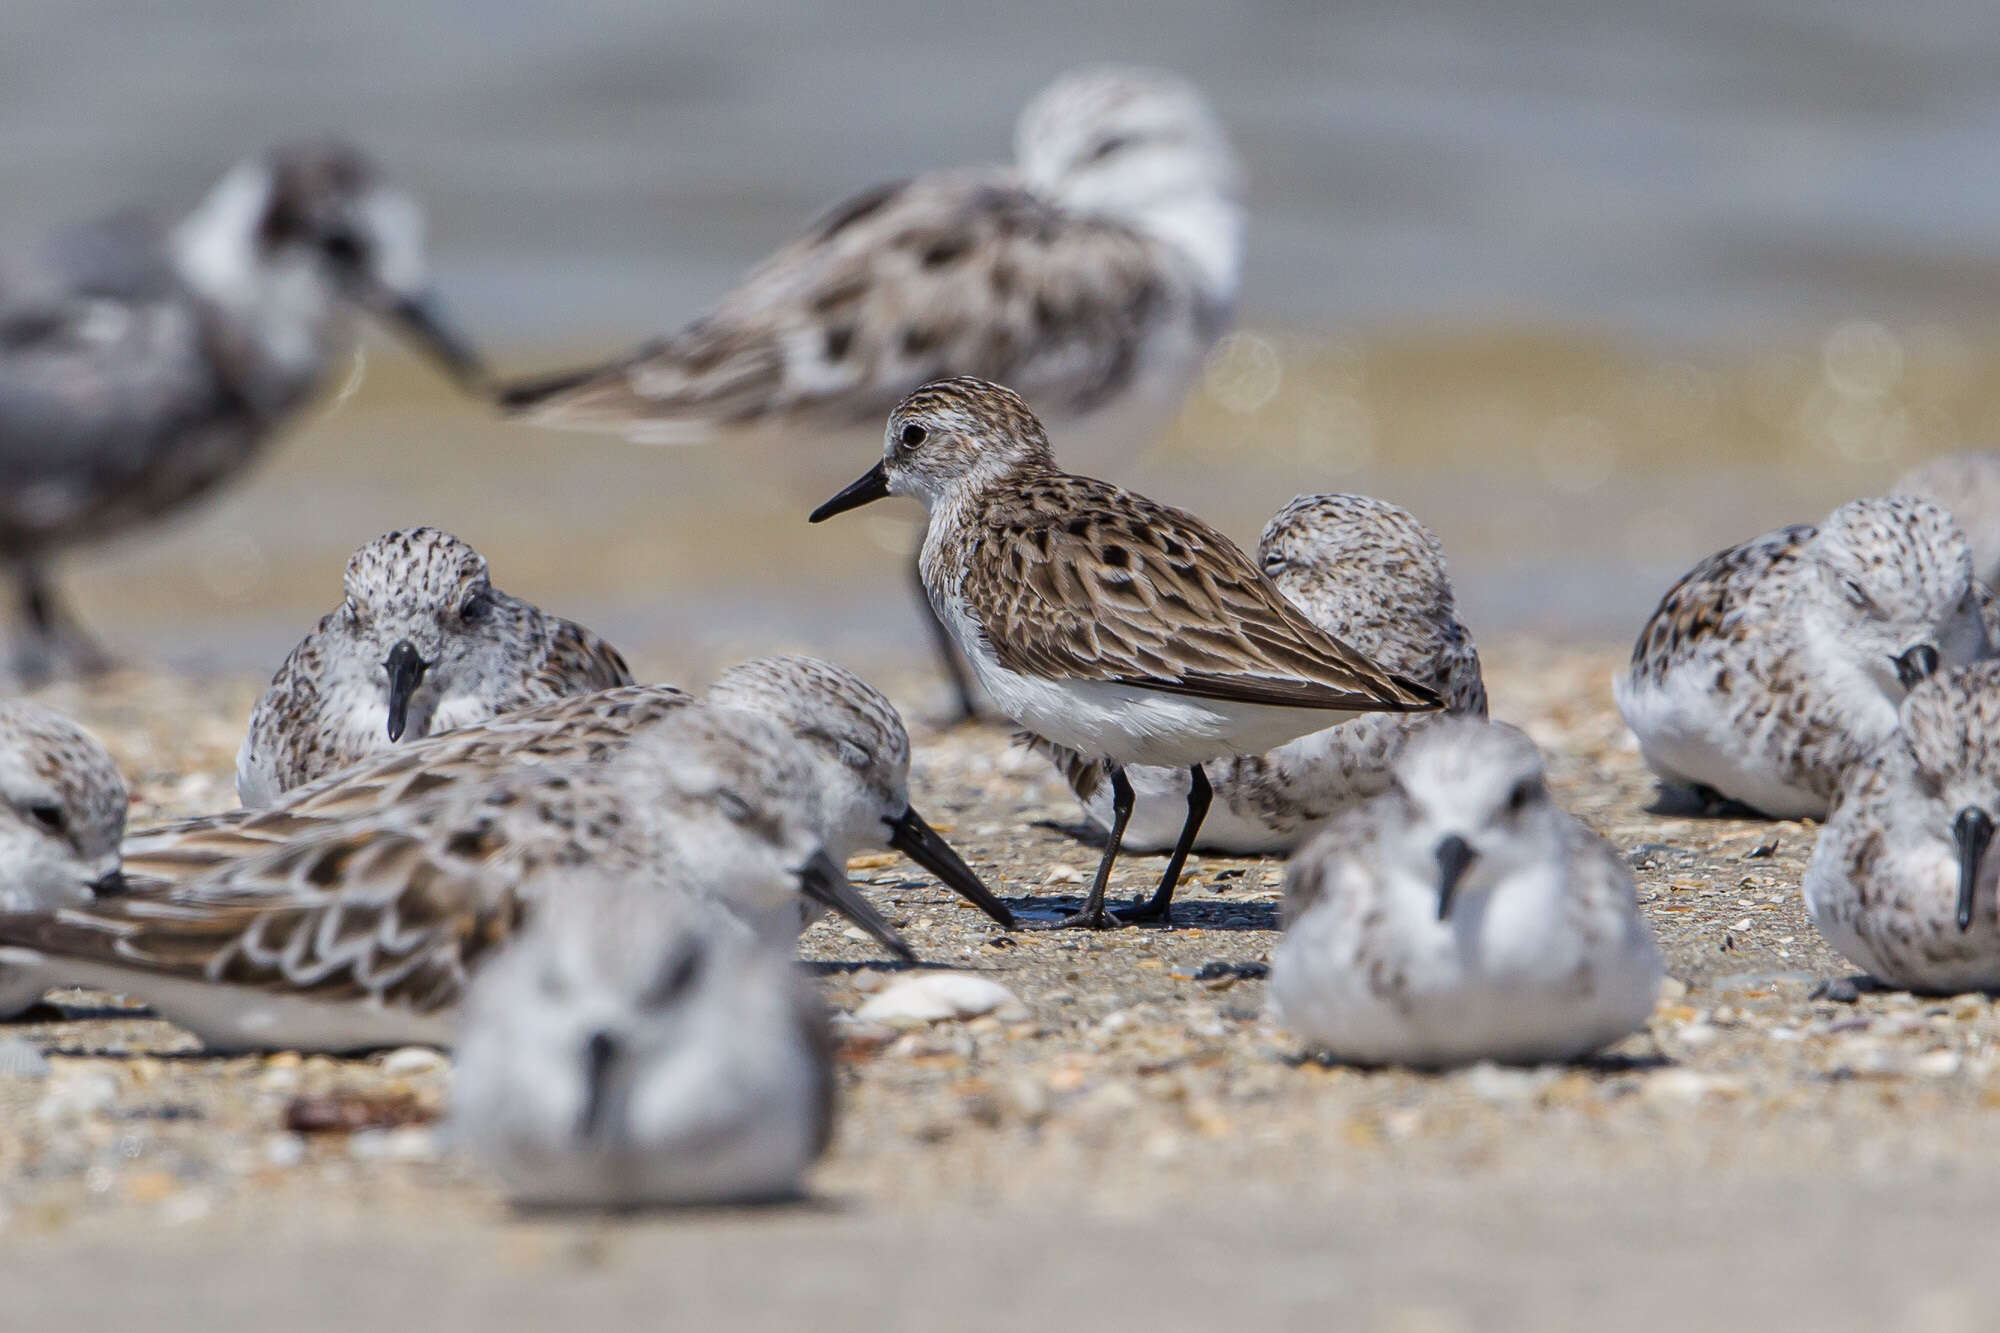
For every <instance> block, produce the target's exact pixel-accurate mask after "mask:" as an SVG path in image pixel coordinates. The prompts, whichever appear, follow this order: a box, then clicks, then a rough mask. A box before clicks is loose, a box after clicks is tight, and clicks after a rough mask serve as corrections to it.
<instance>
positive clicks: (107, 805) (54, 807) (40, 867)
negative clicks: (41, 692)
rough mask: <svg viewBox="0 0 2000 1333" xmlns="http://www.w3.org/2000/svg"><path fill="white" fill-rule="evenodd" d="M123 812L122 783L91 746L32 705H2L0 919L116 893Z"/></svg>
mask: <svg viewBox="0 0 2000 1333" xmlns="http://www.w3.org/2000/svg"><path fill="white" fill-rule="evenodd" d="M126 804H127V797H126V791H125V779H124V777H123V776H122V775H121V774H120V773H119V772H118V765H117V764H115V763H114V762H112V759H111V756H110V755H109V754H107V753H105V750H104V747H103V746H102V745H100V744H98V742H97V738H96V737H94V736H92V735H91V734H90V733H89V732H87V731H85V730H84V729H83V728H81V727H79V726H77V725H76V723H74V722H72V721H70V720H69V719H68V718H66V717H64V716H63V715H62V714H60V713H56V712H53V711H51V710H49V709H47V708H44V707H42V706H41V705H40V704H33V703H28V702H26V701H25V700H20V699H9V700H6V701H3V702H0V912H39V911H47V910H49V909H52V908H56V907H73V906H78V905H80V904H83V903H87V902H89V901H90V900H91V899H92V898H94V897H96V896H97V895H98V894H104V893H118V892H120V891H122V890H123V889H124V887H125V884H124V876H123V874H122V873H121V872H120V869H119V857H118V843H119V839H120V838H122V837H123V836H124V833H125V810H126Z"/></svg>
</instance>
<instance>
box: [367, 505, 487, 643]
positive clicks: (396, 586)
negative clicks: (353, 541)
mask: <svg viewBox="0 0 2000 1333" xmlns="http://www.w3.org/2000/svg"><path fill="white" fill-rule="evenodd" d="M344 583H345V586H346V590H347V600H348V602H349V604H350V605H351V606H352V607H353V609H354V611H355V613H356V615H357V617H358V618H359V619H360V620H361V621H362V622H363V623H366V622H368V621H370V620H372V619H375V618H376V617H378V616H381V615H386V614H395V615H405V616H407V615H411V614H416V613H421V612H436V613H443V612H447V611H456V610H458V609H459V608H460V607H462V606H463V605H464V604H465V603H466V601H467V600H468V599H469V598H471V597H472V596H473V595H474V594H475V593H483V592H487V591H489V590H490V589H491V588H492V581H491V579H490V577H489V575H488V573H487V569H486V557H484V556H482V555H481V554H479V552H477V551H475V550H473V549H472V547H471V546H469V545H467V544H466V543H465V542H462V541H460V540H459V539H458V538H456V537H454V536H452V535H451V534H450V533H448V532H443V531H440V530H439V529H437V528H429V527H423V528H403V529H400V530H398V531H396V532H388V533H384V534H383V535H382V536H380V537H377V538H376V539H375V540H374V541H372V542H369V543H368V544H367V545H366V546H363V547H362V548H361V549H360V550H358V551H356V552H355V553H354V554H353V555H352V556H350V557H349V558H348V561H347V574H346V576H345V579H344Z"/></svg>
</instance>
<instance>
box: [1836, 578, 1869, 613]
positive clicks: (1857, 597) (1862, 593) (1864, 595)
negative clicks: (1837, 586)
mask: <svg viewBox="0 0 2000 1333" xmlns="http://www.w3.org/2000/svg"><path fill="white" fill-rule="evenodd" d="M1843 591H1845V592H1846V593H1847V600H1848V601H1850V602H1852V603H1854V605H1856V606H1858V607H1860V608H1861V609H1862V610H1864V611H1866V610H1868V609H1869V608H1870V607H1872V606H1874V605H1875V603H1874V601H1873V600H1872V599H1871V598H1870V597H1869V596H1868V590H1867V589H1866V588H1864V587H1862V586H1861V585H1860V584H1859V583H1856V582H1855V581H1854V580H1853V579H1849V580H1848V581H1847V585H1846V587H1845V589H1843Z"/></svg>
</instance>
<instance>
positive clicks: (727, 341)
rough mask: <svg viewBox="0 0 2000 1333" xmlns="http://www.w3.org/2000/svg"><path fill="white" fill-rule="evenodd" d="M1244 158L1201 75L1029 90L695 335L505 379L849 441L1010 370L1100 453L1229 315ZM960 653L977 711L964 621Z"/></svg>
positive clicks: (522, 406)
mask: <svg viewBox="0 0 2000 1333" xmlns="http://www.w3.org/2000/svg"><path fill="white" fill-rule="evenodd" d="M1241 190H1242V169H1241V165H1240V163H1239V161H1238V159H1237V156H1236V153H1235V150H1234V149H1233V147H1232V146H1231V145H1230V143H1229V139H1228V136H1227V134H1226V133H1225V132H1224V130H1223V128H1222V125H1221V124H1220V122H1219V121H1218V119H1217V118H1216V116H1215V114H1214V112H1213V111H1212V109H1211V108H1210V107H1209V106H1208V104H1207V101H1206V99H1204V98H1203V97H1202V95H1201V93H1200V92H1199V91H1197V90H1196V89H1195V88H1194V87H1193V86H1192V85H1190V84H1189V83H1187V82H1186V81H1185V80H1183V79H1181V78H1179V77H1177V76H1175V75H1173V74H1169V73H1166V72H1163V71H1159V70H1148V69H1132V68H1120V67H1099V68H1090V69H1082V70H1076V71H1072V72H1070V73H1068V74H1066V75H1064V76H1063V77H1061V78H1059V79H1058V80H1056V81H1055V83H1053V84H1052V85H1051V86H1050V87H1048V88H1046V89H1044V90H1043V91H1042V92H1041V93H1040V94H1038V95H1037V96H1036V97H1035V98H1033V99H1032V100H1031V101H1030V102H1029V103H1028V105H1027V106H1026V107H1025V108H1024V109H1023V110H1022V112H1021V116H1020V120H1019V123H1018V126H1017V128H1016V131H1015V160H1014V162H1013V163H1012V164H1010V165H1008V166H1004V167H983V168H973V169H969V170H956V171H940V172H933V173H928V174H925V175H922V176H919V177H917V178H915V179H913V180H908V181H901V182H897V183H894V184H890V185H883V186H879V187H877V188H874V189H870V190H867V191H864V192H863V193H861V194H858V195H856V196H854V197H853V198H851V199H849V200H847V201H846V202H845V203H843V204H841V205H839V206H838V207H836V208H834V209H833V210H832V211H830V212H829V213H828V214H827V215H826V216H825V217H824V218H822V219H821V220H820V221H819V223H818V224H817V225H816V226H814V227H813V228H812V229H811V230H810V231H809V232H807V233H806V234H805V235H804V236H802V237H800V238H799V239H797V240H795V241H793V242H792V243H791V244H789V245H787V246H785V247H784V248H783V249H781V250H779V251H778V252H777V253H776V254H774V255H772V256H771V257H770V258H769V259H768V260H766V261H765V262H764V263H763V264H762V265H761V266H759V267H758V268H757V269H756V270H754V271H753V272H752V273H750V274H749V275H748V276H747V277H746V278H745V279H744V280H743V282H742V283H741V284H740V285H739V286H738V287H737V288H736V289H735V290H734V291H732V292H730V293H729V294H728V295H726V296H725V297H724V298H723V299H722V300H721V302H720V303H718V304H717V305H716V307H715V308H714V309H713V310H711V311H709V312H708V313H707V314H705V315H703V316H702V317H701V318H699V319H697V320H695V321H694V322H692V323H690V324H688V325H687V326H685V327H684V328H682V329H681V330H680V331H679V332H677V333H674V334H671V335H669V336H667V337H665V338H662V339H660V340H658V341H656V342H653V343H649V344H647V345H646V346H644V347H641V348H639V349H638V350H636V351H634V352H632V353H631V354H629V355H627V356H624V357H621V358H619V359H618V360H616V361H613V362H611V363H610V364H608V365H600V366H592V367H588V368H586V369H583V370H578V371H571V372H566V373H563V374H558V375H553V376H545V377H541V378H538V379H534V380H529V381H523V382H521V383H517V384H514V385H510V386H507V387H506V388H505V389H503V391H502V402H503V405H504V406H506V407H507V408H508V409H509V410H511V411H513V412H516V413H518V414H519V415H520V416H521V417H522V418H523V419H524V420H527V421H529V422H532V423H534V424H537V425H544V426H554V427H564V428H574V429H598V430H615V431H619V432H621V433H623V434H625V435H627V436H629V437H630V438H633V439H635V440H640V441H643V442H647V443H673V444H681V443H691V442H696V441H702V440H706V439H708V438H711V437H712V436H714V435H717V434H721V433H730V432H744V431H759V430H783V431H784V432H786V433H787V434H788V435H794V436H796V435H806V434H814V435H818V436H820V437H822V438H823V439H826V440H828V441H829V442H831V441H834V440H837V439H840V438H842V435H841V433H842V432H844V431H848V430H851V429H853V428H855V427H857V426H860V425H861V424H862V423H867V422H872V421H879V420H880V419H881V416H882V414H883V413H884V412H886V411H888V410H889V409H890V408H891V407H892V406H894V405H895V403H896V402H897V400H898V399H900V398H901V397H902V396H903V395H904V394H906V393H908V392H909V391H910V390H912V389H914V388H915V387H916V386H918V385H919V384H922V383H924V382H925V381H927V380H933V379H937V378H940V377H942V376H947V375H978V376H980V377H982V378H985V379H990V380H997V381H1002V382H1004V383H1007V384H1009V385H1012V386H1013V387H1014V388H1015V389H1016V390H1017V391H1019V392H1020V393H1022V394H1024V395H1025V396H1027V397H1028V398H1029V399H1030V400H1031V401H1032V402H1034V403H1035V405H1036V406H1037V408H1038V409H1040V410H1041V411H1043V412H1044V413H1046V414H1048V416H1049V417H1050V419H1052V420H1055V421H1058V422H1061V423H1063V424H1064V425H1065V427H1066V428H1068V429H1069V430H1070V431H1071V432H1072V434H1073V436H1074V438H1075V439H1076V441H1077V442H1078V443H1079V444H1083V445H1087V446H1088V447H1090V449H1091V455H1090V456H1091V457H1092V458H1093V459H1096V460H1099V461H1101V462H1103V463H1110V462H1112V461H1113V460H1122V459H1123V458H1124V457H1125V456H1127V455H1128V454H1129V453H1130V452H1131V451H1132V450H1134V449H1136V448H1138V447H1140V446H1142V445H1145V444H1147V443H1150V442H1151V438H1152V436H1153V435H1154V434H1155V433H1156V432H1157V431H1158V430H1159V429H1160V428H1161V427H1163V426H1164V425H1165V424H1166V423H1167V422H1168V421H1169V420H1170V419H1171V418H1172V416H1173V413H1174V411H1175V410H1176V409H1177V408H1178V406H1179V404H1180V401H1181V398H1182V396H1183V395H1184V394H1185V393H1186V391H1187V389H1188V388H1189V386H1190V385H1192V384H1193V383H1194V381H1195V379H1196V377H1197V376H1198V375H1199V374H1200V372H1201V366H1202V362H1203V358H1204V357H1205V355H1206V354H1207V351H1208V349H1209V347H1210V346H1211V345H1212V344H1213V343H1214V341H1215V339H1216V338H1218V337H1219V336H1220V335H1221V334H1222V332H1223V331H1224V330H1225V329H1227V328H1228V326H1229V323H1230V320H1231V318H1232V317H1233V313H1234V309H1235V304H1236V294H1237V284H1238V277H1239V271H1240V268H1241V263H1242V254H1243V206H1242V202H1241V198H1240V196H1241ZM938 646H939V650H940V652H941V654H942V655H943V662H944V665H945V667H946V669H947V671H948V672H949V673H950V675H951V676H952V679H953V681H954V684H955V685H956V686H957V689H958V693H959V702H960V706H961V709H962V710H963V712H964V713H965V714H966V715H967V716H970V715H971V713H972V711H973V700H972V695H971V693H970V690H969V687H968V684H967V682H966V681H965V679H964V676H963V673H962V672H960V671H959V669H958V666H957V663H956V660H955V659H954V658H953V657H952V656H951V647H950V643H949V640H948V639H941V640H940V641H939V645H938Z"/></svg>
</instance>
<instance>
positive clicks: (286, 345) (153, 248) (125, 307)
mask: <svg viewBox="0 0 2000 1333" xmlns="http://www.w3.org/2000/svg"><path fill="white" fill-rule="evenodd" d="M423 233H424V218H423V213H422V212H421V211H420V210H419V209H418V207H417V205H416V203H415V202H414V201H413V200H411V199H410V197H409V196H408V195H406V194H404V193H403V192H402V191H401V190H399V189H397V188H395V187H394V186H393V185H391V184H389V183H388V182H387V181H386V180H384V179H383V178H382V176H381V174H380V173H379V172H378V171H377V170H376V169H375V167H374V165H373V164H372V163H370V162H369V161H368V159H367V158H365V157H363V156H362V155H361V154H360V153H359V152H357V151H355V150H354V149H352V148H350V147H347V146H346V145H344V144H337V143H334V144H309V145H303V146H294V147H289V148H280V149H277V150H274V151H273V152H270V153H267V154H265V155H263V156H261V157H256V158H252V159H251V160H249V161H247V162H244V163H242V164H240V165H238V166H237V167H236V168H235V169H234V170H233V171H231V172H230V173H229V174H228V175H226V176H224V177H223V179H222V181H221V183H219V184H218V185H216V186H215V188H214V189H213V190H211V191H210V192H209V195H208V197H207V198H206V199H204V200H203V201H202V202H201V204H200V206H199V207H197V208H196V209H195V210H194V211H193V212H192V213H190V214H189V215H188V216H187V217H185V218H183V219H182V220H181V221H180V222H178V223H177V224H175V225H173V226H170V227H165V226H158V225H155V224H153V223H150V222H149V221H147V220H146V219H144V218H141V217H139V216H137V215H134V214H126V215H123V216H120V217H118V218H115V219H113V220H110V221H106V222H99V223H93V224H88V225H83V226H78V227H73V228H71V229H69V230H67V231H65V232H63V233H61V234H59V235H57V236H55V237H53V238H51V240H50V241H49V242H48V244H47V245H45V246H44V247H42V248H41V250H40V251H39V253H36V254H32V255H22V256H18V257H10V259H9V260H8V261H7V262H5V263H0V328H4V330H5V331H4V333H0V563H4V564H6V565H9V566H11V567H12V569H13V571H14V575H15V578H16V580H17V581H18V584H19V587H20V597H21V613H22V618H23V620H24V621H25V622H26V631H27V635H26V637H25V638H24V639H23V641H22V643H21V645H20V648H19V651H18V659H19V660H18V670H19V673H20V674H21V676H22V677H23V678H24V679H38V678H40V677H42V676H45V675H47V674H49V673H50V671H51V670H53V669H54V668H55V667H56V666H57V665H58V664H60V663H67V664H68V665H70V666H72V667H74V668H75V669H77V670H78V671H82V672H86V673H88V672H91V671H94V670H100V669H102V668H103V667H105V666H106V665H108V659H107V658H106V657H105V655H104V654H103V653H102V652H101V651H100V650H99V649H98V648H97V646H96V645H95V644H94V643H93V642H92V641H91V640H90V639H89V637H88V636H87V635H85V634H84V632H83V630H82V629H81V628H80V627H79V626H78V625H77V623H76V622H75V621H74V620H73V619H72V618H71V617H70V616H69V615H68V614H67V613H66V612H65V611H64V610H63V608H62V607H61V605H60V603H59V602H58V601H57V599H56V596H55V593H54V590H53V589H52V588H50V586H49V585H48V582H47V577H46V569H45V565H46V562H47V560H48V558H49V556H50V555H52V554H53V553H54V552H56V551H57V550H59V549H61V548H63V547H66V546H71V545H77V544H81V543H85V542H97V541H102V540H104V539H105V538H106V537H109V536H112V535H113V534H115V533H118V532H121V531H123V530H124V529H126V528H129V527H134V526H137V525H138V524H140V523H144V522H148V521H150V520H152V519H155V518H158V517H160V516H162V515H164V514H166V513H168V512H170V511H172V510H174V509H178V508H179V507H180V506H182V505H184V504H186V503H188V502H190V501H192V500H194V499H197V498H198V497H200V496H202V495H204V494H206V493H207V492H208V491H210V490H212V489H213V488H214V487H216V486H218V485H220V484H221V483H222V482H224V481H226V480H228V479H229V478H231V477H233V476H235V475H237V474H238V473H240V472H241V471H242V470H243V468H244V467H245V466H246V465H247V464H248V463H249V462H250V459H251V457H252V456H253V455H254V454H256V452H257V451H258V450H259V449H260V448H261V447H262V446H263V445H265V444H267V443H268V442H269V441H270V440H271V438H272V436H273V435H274V434H275V433H276V432H277V430H278V428H279V427H281V426H282V425H283V424H284V423H285V422H286V421H287V420H290V419H292V418H295V417H296V416H297V415H298V413H299V411H300V409H301V408H303V407H304V406H305V405H306V404H307V403H309V402H310V401H311V400H312V398H313V396H314V394H315V393H316V392H317V391H318V390H319V389H320V388H321V387H322V386H323V385H324V384H325V383H326V381H327V379H328V377H329V376H330V375H331V374H332V372H333V370H334V369H335V368H336V367H337V366H339V365H340V364H341V359H342V358H343V357H344V356H346V355H347V351H348V348H349V347H350V346H351V344H352V332H353V330H352V323H353V320H352V318H351V315H352V312H353V311H355V310H357V309H359V310H365V311H370V312H373V313H376V314H378V315H382V316H385V317H387V318H389V319H392V320H394V321H395V322H396V323H397V324H399V325H401V326H402V327H403V328H404V330H405V331H407V332H408V333H410V334H411V335H412V336H413V337H414V338H415V339H416V341H417V342H418V344H419V345H420V346H422V347H423V348H424V350H426V351H427V352H429V353H431V354H432V355H433V356H435V357H437V358H438V359H439V360H440V361H442V362H443V363H444V365H445V366H446V367H447V368H448V369H449V370H450V371H451V373H452V374H453V375H454V376H456V377H457V378H458V379H460V380H461V381H465V382H476V381H478V380H480V378H481V371H480V367H479V363H478V360H477V359H476V357H475V356H474V355H473V353H472V351H471V349H470V348H469V347H467V346H466V344H465V343H464V342H463V341H462V340H461V339H460V338H459V337H458V336H457V335H456V334H455V333H453V332H452V330H451V328H450V326H449V325H448V324H446V323H445V322H444V321H443V319H442V317H441V316H440V315H439V313H438V310H437V307H436V305H435V303H434V302H433V300H432V298H431V296H430V293H429V289H428V286H427V282H426V278H425V273H424V235H423Z"/></svg>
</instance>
